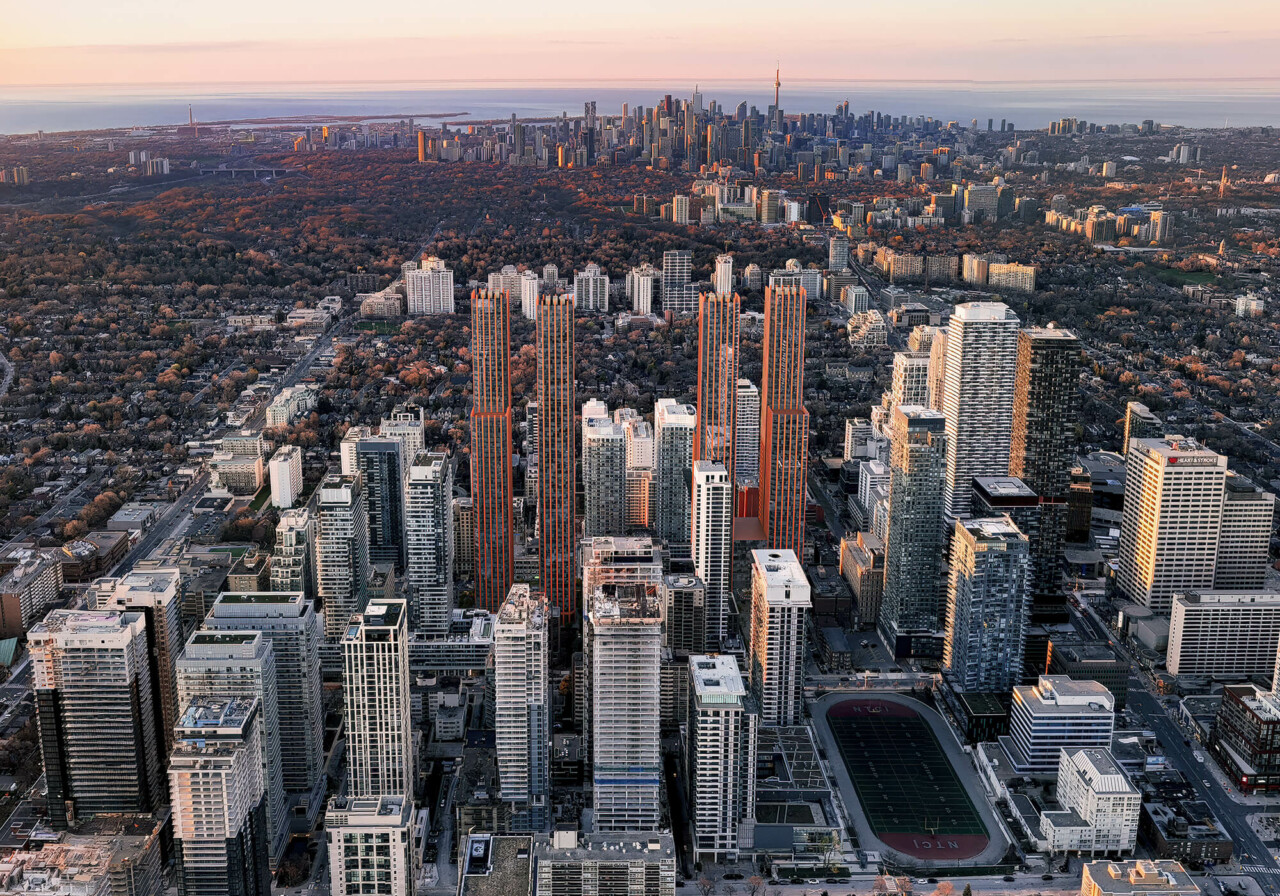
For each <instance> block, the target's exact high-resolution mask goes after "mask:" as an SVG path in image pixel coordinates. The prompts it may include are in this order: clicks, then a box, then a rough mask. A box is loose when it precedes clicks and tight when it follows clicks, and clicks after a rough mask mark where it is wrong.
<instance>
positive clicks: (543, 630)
mask: <svg viewBox="0 0 1280 896" xmlns="http://www.w3.org/2000/svg"><path fill="white" fill-rule="evenodd" d="M549 617H550V614H549V612H548V608H547V600H546V598H545V597H544V596H543V595H541V594H532V593H530V591H529V586H528V585H521V584H517V585H512V586H511V594H510V595H509V596H508V597H507V600H506V603H504V604H503V605H502V609H501V610H499V611H498V617H497V620H496V621H495V624H494V632H493V676H494V679H493V692H494V731H495V732H496V743H497V763H498V781H499V787H500V796H501V799H502V800H503V802H506V803H510V804H511V818H512V829H513V830H529V831H544V830H546V829H547V826H548V824H549V823H550V820H551V806H550V803H551V778H550V764H551V715H552V710H553V706H552V701H551V691H550V687H551V684H550V677H549V672H548V660H547V644H548V640H547V634H548V624H549V623H550V618H549Z"/></svg>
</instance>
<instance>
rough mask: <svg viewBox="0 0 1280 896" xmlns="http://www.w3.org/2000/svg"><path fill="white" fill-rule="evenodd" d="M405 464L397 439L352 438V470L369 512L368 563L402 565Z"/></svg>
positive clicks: (402, 451) (381, 437)
mask: <svg viewBox="0 0 1280 896" xmlns="http://www.w3.org/2000/svg"><path fill="white" fill-rule="evenodd" d="M405 464H406V455H405V453H404V444H403V443H402V442H401V441H400V440H399V439H395V438H389V437H383V436H369V437H367V438H363V439H360V440H359V441H358V442H356V470H357V471H359V473H360V481H361V484H362V486H363V491H364V503H365V511H366V513H368V515H369V520H368V525H367V529H368V537H369V563H370V564H374V563H391V564H394V565H395V568H396V569H397V570H402V569H404V476H405ZM322 500H323V498H322ZM321 528H322V529H323V518H322V520H321Z"/></svg>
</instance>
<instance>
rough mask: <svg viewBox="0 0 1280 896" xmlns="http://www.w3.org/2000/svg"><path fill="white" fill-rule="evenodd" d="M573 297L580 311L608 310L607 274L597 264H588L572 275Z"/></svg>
mask: <svg viewBox="0 0 1280 896" xmlns="http://www.w3.org/2000/svg"><path fill="white" fill-rule="evenodd" d="M573 298H574V300H575V301H576V302H577V303H578V308H579V309H581V310H582V311H608V310H609V276H608V275H607V274H605V273H604V271H602V270H600V265H598V264H590V263H589V264H588V265H587V266H586V267H584V268H583V269H582V270H581V271H578V272H577V273H576V274H574V275H573Z"/></svg>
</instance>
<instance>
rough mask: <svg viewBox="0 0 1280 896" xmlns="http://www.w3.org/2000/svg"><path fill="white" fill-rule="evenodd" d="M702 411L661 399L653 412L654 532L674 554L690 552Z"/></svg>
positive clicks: (672, 400) (669, 399) (688, 405)
mask: <svg viewBox="0 0 1280 896" xmlns="http://www.w3.org/2000/svg"><path fill="white" fill-rule="evenodd" d="M697 428H698V412H697V410H695V408H694V407H693V405H690V404H679V403H678V402H676V401H675V400H674V399H671V398H659V399H658V401H657V403H656V404H655V405H654V409H653V432H654V470H653V476H654V484H655V486H656V491H657V496H656V499H655V500H654V502H653V503H654V512H655V520H654V524H655V525H654V526H653V528H654V530H655V531H656V532H657V533H658V537H660V538H662V539H664V540H665V541H666V542H667V543H668V544H670V545H671V546H672V550H673V551H677V552H679V551H687V550H688V549H689V544H690V541H689V539H690V528H689V526H690V514H689V510H690V507H691V504H690V502H691V500H692V495H691V490H690V484H691V476H692V473H693V443H694V436H695V432H696V431H697Z"/></svg>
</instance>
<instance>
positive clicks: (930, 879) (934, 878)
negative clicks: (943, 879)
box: [929, 877, 938, 884]
mask: <svg viewBox="0 0 1280 896" xmlns="http://www.w3.org/2000/svg"><path fill="white" fill-rule="evenodd" d="M937 882H938V879H937V878H936V877H931V878H929V883H931V884H936V883H937Z"/></svg>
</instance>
